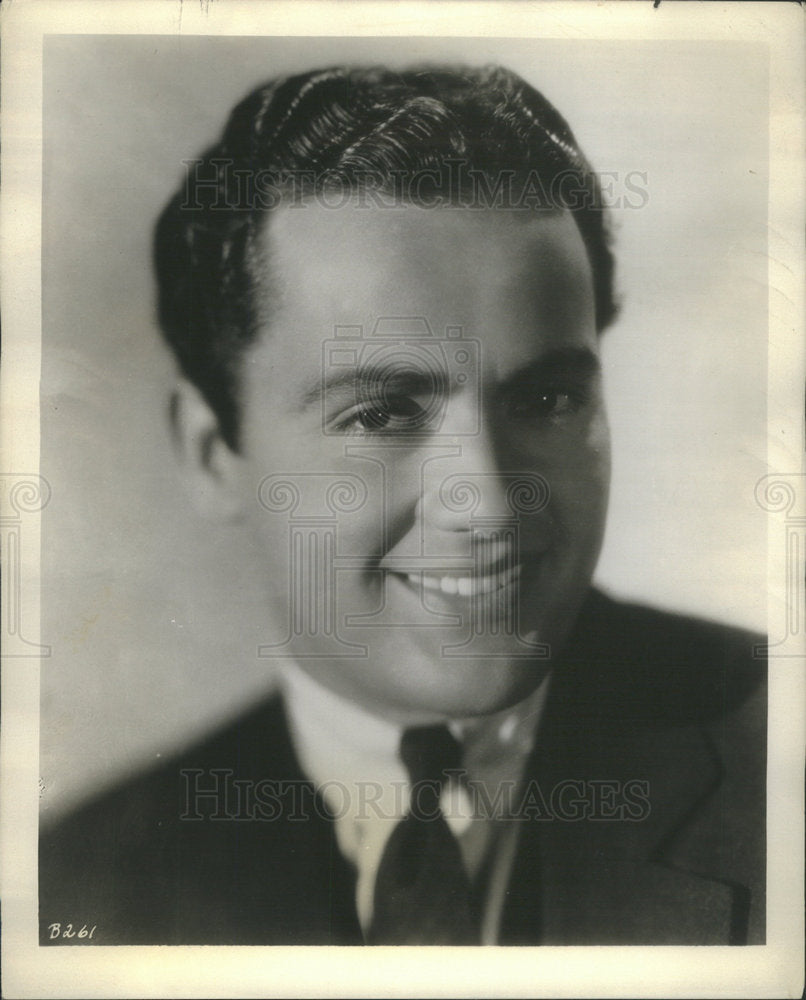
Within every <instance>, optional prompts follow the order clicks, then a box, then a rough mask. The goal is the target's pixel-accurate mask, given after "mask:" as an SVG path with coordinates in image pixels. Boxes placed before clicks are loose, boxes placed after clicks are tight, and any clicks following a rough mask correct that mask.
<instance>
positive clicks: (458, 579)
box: [406, 566, 521, 597]
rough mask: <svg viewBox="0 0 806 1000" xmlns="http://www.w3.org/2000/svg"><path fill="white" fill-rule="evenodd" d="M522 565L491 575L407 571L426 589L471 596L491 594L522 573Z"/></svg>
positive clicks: (409, 575) (410, 578)
mask: <svg viewBox="0 0 806 1000" xmlns="http://www.w3.org/2000/svg"><path fill="white" fill-rule="evenodd" d="M520 571H521V568H520V566H514V567H513V568H512V569H508V570H504V571H503V572H500V573H491V574H490V575H489V576H443V577H438V576H428V575H427V574H425V573H407V574H406V576H407V578H408V579H409V580H411V582H412V583H416V584H422V587H423V589H424V590H441V591H442V593H443V594H458V595H459V596H460V597H471V596H472V595H473V594H489V593H491V592H492V591H494V590H500V589H501V588H502V587H506V586H507V584H510V583H512V581H513V580H514V579H516V578H517V577H518V576H519V575H520Z"/></svg>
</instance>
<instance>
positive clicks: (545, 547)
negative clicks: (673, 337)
mask: <svg viewBox="0 0 806 1000" xmlns="http://www.w3.org/2000/svg"><path fill="white" fill-rule="evenodd" d="M214 161H217V162H215V163H214ZM212 167H214V168H215V169H212ZM208 168H210V172H209V173H207V172H206V170H207V169H208ZM211 177H215V179H216V186H215V187H214V188H213V187H205V186H204V181H205V180H208V179H209V178H211ZM191 180H192V183H191V184H190V186H189V187H188V188H186V189H183V191H182V192H181V193H180V194H179V195H178V196H177V198H176V199H174V201H173V202H172V203H171V205H169V207H168V208H167V209H166V212H165V213H164V215H163V217H162V219H161V221H160V226H159V229H158V236H157V265H158V270H159V275H160V281H161V288H160V315H161V319H162V323H163V328H164V330H165V333H166V336H167V338H168V339H169V341H170V343H171V344H172V346H173V347H174V349H175V351H176V353H177V356H178V358H179V362H180V365H181V367H182V370H183V373H184V376H185V381H184V387H183V388H182V390H181V391H180V393H179V396H178V399H179V403H178V405H177V408H176V411H175V422H176V426H177V430H178V436H179V439H180V440H181V441H182V443H183V445H184V454H185V456H186V457H187V458H189V464H190V465H191V466H193V467H194V468H195V472H196V474H197V484H199V486H200V489H201V490H203V491H206V494H207V496H208V498H209V497H210V496H212V497H213V500H214V503H213V505H214V506H215V504H216V503H220V505H221V507H222V509H224V510H227V511H230V512H231V511H238V512H239V513H244V514H245V515H246V517H247V519H248V520H249V522H250V530H251V531H252V532H253V536H254V538H255V540H256V543H257V546H256V552H257V554H258V558H260V559H261V560H262V562H263V563H264V565H265V568H266V580H267V592H268V607H269V614H268V621H267V630H268V632H269V633H270V634H271V637H270V639H269V641H268V642H267V644H266V648H265V650H264V652H265V653H266V654H267V655H272V656H278V657H287V658H290V659H293V660H294V661H295V662H296V663H297V664H298V665H299V666H300V667H301V668H302V669H304V670H306V671H307V672H308V673H309V674H312V675H313V676H315V677H316V678H317V679H319V680H320V681H321V683H323V684H325V685H327V686H329V687H331V688H332V689H333V690H334V691H336V692H338V693H340V694H342V695H345V696H347V697H349V698H351V699H353V700H355V701H357V702H359V703H361V704H364V705H365V706H366V707H368V708H370V709H372V710H375V711H377V712H379V713H382V714H386V715H390V716H394V717H395V718H398V719H400V720H401V721H411V722H416V721H423V722H426V721H432V720H435V719H441V718H445V717H446V716H447V717H462V716H468V715H476V714H483V713H489V712H493V711H496V710H497V709H501V708H504V707H506V706H507V705H509V704H512V703H514V702H515V701H517V700H519V699H520V698H522V697H524V696H525V695H526V694H527V693H528V692H529V691H530V690H532V689H533V688H534V687H535V686H536V684H537V683H538V682H539V681H540V679H541V678H542V677H543V676H544V675H545V672H546V669H547V668H548V666H549V665H550V663H551V661H552V658H553V656H554V655H555V653H556V651H557V650H558V649H559V647H560V646H561V645H562V643H563V642H564V640H565V638H566V636H567V634H568V632H569V630H570V628H571V626H572V624H573V621H574V619H575V616H576V614H577V611H578V609H579V606H580V604H581V602H582V600H583V598H584V595H585V593H586V591H587V588H588V586H589V583H590V579H591V575H592V573H593V569H594V565H595V561H596V558H597V555H598V551H599V547H600V544H601V535H602V529H603V522H604V513H605V507H606V496H607V483H608V476H609V450H608V436H607V425H606V420H605V416H604V409H603V404H602V399H601V387H600V379H599V369H598V334H599V332H600V331H601V329H602V328H603V327H604V326H605V325H606V323H607V322H609V321H610V319H611V318H612V316H613V313H614V306H613V298H612V288H611V283H612V261H611V257H610V253H609V250H608V246H607V240H606V231H605V227H604V225H603V219H602V206H601V203H600V200H599V197H598V189H597V186H596V181H595V178H594V177H593V175H592V174H591V173H590V171H589V170H588V168H587V165H586V163H585V161H584V159H583V158H582V156H581V154H580V153H579V151H578V150H577V147H576V144H575V142H574V139H573V137H572V135H571V133H570V131H569V130H568V128H567V126H566V125H565V123H564V122H563V121H562V119H561V118H560V117H559V116H558V115H557V113H556V112H555V111H554V110H553V109H552V108H551V107H550V106H549V105H548V104H547V102H546V101H545V100H544V99H543V98H542V97H540V95H538V94H537V93H536V92H535V91H534V90H532V89H531V88H529V87H528V86H527V85H526V84H525V83H523V81H520V80H519V79H518V78H516V77H514V76H513V75H511V74H509V73H506V72H504V71H502V70H482V71H468V70H461V71H456V72H454V71H446V70H427V71H412V72H407V73H402V74H398V73H389V72H385V71H380V70H369V71H349V72H348V71H344V70H332V71H326V72H323V73H316V74H308V75H306V76H302V77H296V78H291V79H288V80H282V81H278V82H276V83H274V84H270V85H268V86H267V87H264V88H261V89H260V90H259V91H257V92H256V93H255V94H253V95H252V96H250V97H249V98H247V100H246V101H244V102H243V103H242V104H241V105H240V106H239V107H238V108H237V109H236V110H235V112H234V114H233V116H232V118H231V121H230V124H229V126H228V128H227V130H226V132H225V134H224V137H223V139H222V142H221V143H220V144H219V146H217V147H216V148H215V150H213V151H212V152H211V153H209V154H208V156H207V157H206V160H205V163H204V164H203V166H202V167H199V168H198V169H197V170H196V171H194V172H193V175H192V178H191Z"/></svg>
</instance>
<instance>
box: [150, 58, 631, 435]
mask: <svg viewBox="0 0 806 1000" xmlns="http://www.w3.org/2000/svg"><path fill="white" fill-rule="evenodd" d="M334 189H335V191H334ZM349 192H354V193H356V194H359V195H360V194H361V193H363V196H364V202H363V203H364V204H366V205H371V204H373V203H375V202H376V201H383V200H384V197H385V200H386V203H387V204H388V203H390V202H391V203H394V204H405V203H410V204H415V205H416V204H420V205H423V206H426V207H431V206H434V205H435V204H438V203H440V204H442V203H445V204H452V205H454V206H456V207H460V206H466V207H470V208H473V209H479V208H483V207H485V206H487V207H492V206H500V207H505V206H507V205H512V206H513V209H512V210H514V211H517V212H521V213H525V214H533V215H540V214H546V213H549V212H551V211H553V210H558V209H562V208H564V207H565V208H567V209H568V210H570V211H571V212H572V214H573V216H574V220H575V222H576V224H577V226H578V228H579V230H580V234H581V236H582V238H583V242H584V244H585V247H586V250H587V254H588V258H589V260H590V262H591V267H592V274H593V282H594V297H595V306H596V324H597V329H598V330H600V331H601V330H602V329H604V327H605V326H607V325H608V323H610V322H611V320H612V319H613V317H614V314H615V304H614V298H613V261H612V256H611V253H610V249H609V241H608V232H607V228H606V225H605V216H604V212H603V211H602V202H601V192H600V189H599V185H598V181H597V179H596V177H595V175H594V174H593V172H592V171H591V169H590V167H589V165H588V163H587V161H586V159H585V157H584V155H583V154H582V152H581V150H580V149H579V147H578V145H577V143H576V140H575V139H574V136H573V134H572V133H571V130H570V129H569V127H568V125H567V123H566V122H565V121H564V119H563V118H562V117H561V116H560V115H559V113H558V112H557V111H556V110H555V109H554V108H553V107H552V105H551V104H550V103H549V102H548V101H547V100H546V99H545V98H544V97H543V96H542V95H541V94H539V93H538V92H537V91H536V90H535V89H534V88H533V87H531V86H529V85H528V84H527V83H526V82H525V81H524V80H522V79H521V78H520V77H518V76H517V75H516V74H514V73H512V72H510V71H508V70H505V69H503V68H499V67H488V68H483V69H475V68H464V67H463V68H457V69H448V68H423V69H412V70H409V71H405V72H391V71H388V70H385V69H381V68H371V69H352V70H351V69H345V68H335V69H327V70H323V71H313V72H309V73H303V74H300V75H297V76H291V77H284V78H280V79H277V80H274V81H272V82H270V83H267V84H266V85H264V86H262V87H260V88H258V89H257V90H255V91H254V92H252V93H251V94H250V95H249V96H248V97H246V99H245V100H243V101H242V102H241V103H240V104H239V105H238V106H237V107H236V108H235V109H234V111H233V113H232V115H231V116H230V120H229V122H228V124H227V127H226V129H225V130H224V133H223V135H222V137H221V139H220V141H219V142H218V143H217V144H216V145H215V146H213V147H212V148H210V149H209V150H207V151H206V153H205V154H204V156H203V157H202V158H201V159H200V160H198V161H195V162H193V164H192V165H191V166H190V167H189V169H188V173H187V177H186V181H185V183H184V184H183V185H182V187H181V188H180V190H179V191H178V192H177V193H176V195H175V196H174V197H173V198H172V199H171V201H170V202H169V204H168V205H167V206H166V208H165V211H164V212H163V214H162V216H161V218H160V221H159V224H158V226H157V231H156V240H155V262H156V270H157V278H158V283H159V318H160V324H161V326H162V329H163V332H164V334H165V337H166V339H167V341H168V343H169V344H170V346H171V348H172V349H173V351H174V353H175V354H176V357H177V359H178V361H179V364H180V367H181V369H182V371H183V373H184V374H185V375H186V376H187V377H188V378H189V379H190V381H191V382H193V383H194V384H195V385H197V386H198V388H199V389H200V390H201V392H202V393H203V395H204V396H205V398H206V400H207V402H208V403H209V404H210V406H212V407H213V409H214V411H215V412H216V414H217V416H218V419H219V423H220V427H221V431H222V433H223V435H224V437H225V439H226V441H227V443H228V444H229V445H230V446H231V447H237V445H238V438H239V409H240V407H239V392H240V379H239V371H240V368H241V364H242V359H243V353H244V350H245V349H246V348H247V347H248V346H249V345H250V344H252V343H253V342H254V340H255V338H256V336H257V333H258V331H259V330H260V329H261V327H262V326H263V325H265V324H266V322H268V321H269V319H270V316H264V315H260V314H259V313H258V304H257V297H256V295H255V290H256V287H257V286H258V285H259V286H261V287H265V286H266V285H267V283H269V282H270V281H271V261H267V260H266V259H265V257H262V256H261V253H260V249H259V245H258V244H259V237H260V235H261V233H262V232H263V231H264V229H265V228H266V226H267V225H270V219H271V217H272V214H273V210H274V209H276V208H277V207H278V206H281V205H284V204H285V205H288V204H293V205H300V204H301V203H304V202H305V201H311V200H312V199H313V200H317V199H318V200H321V202H322V203H323V204H327V205H331V206H335V205H338V203H339V198H340V197H341V196H343V195H344V194H345V193H349ZM334 210H335V209H334ZM266 304H267V305H268V307H269V308H271V299H270V298H269V302H268V303H266Z"/></svg>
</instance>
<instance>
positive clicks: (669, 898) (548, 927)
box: [501, 661, 734, 944]
mask: <svg viewBox="0 0 806 1000" xmlns="http://www.w3.org/2000/svg"><path fill="white" fill-rule="evenodd" d="M575 666H576V667H579V664H576V665H575ZM592 666H593V667H594V669H589V668H590V667H592ZM563 669H564V668H563ZM613 673H614V671H613V670H612V668H611V669H609V670H604V671H603V670H602V668H601V663H599V665H598V667H596V665H595V664H592V663H591V661H588V663H587V664H586V665H585V666H584V668H583V669H576V670H573V671H572V670H569V671H568V674H566V675H565V676H563V674H562V673H560V674H559V675H558V676H557V677H556V678H554V682H553V685H554V686H553V689H552V693H551V696H550V699H549V703H548V705H547V708H546V714H545V717H544V720H543V724H542V726H541V731H540V737H539V740H538V745H537V747H536V749H535V752H534V754H533V757H532V760H531V762H530V765H529V768H528V769H527V780H526V788H527V789H529V788H531V796H530V798H529V799H528V801H531V802H535V801H539V802H540V803H542V807H541V808H538V809H535V810H534V811H533V818H530V819H525V820H522V821H521V823H520V831H519V844H518V850H517V853H516V859H515V864H514V866H513V871H512V876H511V880H510V885H509V889H508V893H507V899H506V904H505V908H504V913H503V918H502V932H501V943H503V944H516V943H518V944H527V943H532V944H534V943H541V944H649V943H652V944H659V943H664V944H706V943H720V944H727V943H729V942H730V939H731V923H732V913H733V906H734V894H733V891H732V889H731V887H730V886H729V885H727V884H725V883H724V882H722V881H720V880H719V878H718V875H719V873H718V872H715V871H714V870H713V866H712V868H711V871H710V873H709V875H710V876H711V877H703V876H702V875H701V874H698V873H696V872H693V871H689V870H686V867H685V865H682V867H681V866H678V865H677V864H676V863H675V862H676V859H675V856H674V846H675V843H676V841H677V839H678V836H679V835H680V834H681V833H682V832H684V831H686V830H687V829H689V828H690V827H691V825H692V823H694V822H695V821H696V818H697V816H698V815H699V813H700V809H701V806H702V805H703V804H704V803H705V802H706V801H708V800H709V799H710V798H711V796H712V795H713V794H714V793H715V791H716V789H717V788H718V787H719V784H720V781H721V765H720V762H719V759H718V756H717V755H716V753H715V751H714V750H713V748H712V746H711V744H710V742H709V740H708V737H707V736H706V734H705V733H704V732H703V731H702V730H701V729H700V728H699V727H698V726H696V725H671V724H665V725H664V724H663V723H662V722H660V721H659V720H657V719H655V720H654V721H650V722H647V721H646V720H645V719H644V718H643V717H642V714H641V712H640V706H638V705H636V704H635V703H632V704H630V703H629V701H628V702H627V704H626V705H625V703H624V702H623V701H622V702H621V703H618V699H619V695H618V694H617V695H616V703H614V700H613V697H612V696H613V694H614V692H620V696H621V698H622V699H623V698H629V689H625V688H624V687H620V685H619V683H618V681H616V683H615V684H613V683H611V681H612V680H613V679H614V678H613ZM625 708H626V711H625ZM714 875H716V876H717V877H713V876H714Z"/></svg>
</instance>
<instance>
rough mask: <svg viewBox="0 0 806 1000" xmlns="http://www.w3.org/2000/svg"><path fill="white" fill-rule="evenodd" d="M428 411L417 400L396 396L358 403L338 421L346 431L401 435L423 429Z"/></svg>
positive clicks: (341, 429) (343, 430)
mask: <svg viewBox="0 0 806 1000" xmlns="http://www.w3.org/2000/svg"><path fill="white" fill-rule="evenodd" d="M426 419H427V413H426V411H425V410H424V409H423V408H422V407H421V406H420V404H419V403H417V402H416V401H415V400H413V399H410V398H408V397H403V396H401V397H396V398H394V399H387V400H383V401H382V402H380V401H379V402H367V403H364V404H363V405H360V406H356V407H354V408H353V409H352V410H350V412H349V413H347V414H345V415H344V416H343V417H341V418H340V419H339V420H337V421H336V422H335V425H334V429H335V430H337V431H340V432H342V433H344V434H381V433H386V434H395V433H398V434H402V433H406V432H408V433H414V432H416V431H420V430H422V429H423V427H424V424H425V423H426Z"/></svg>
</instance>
